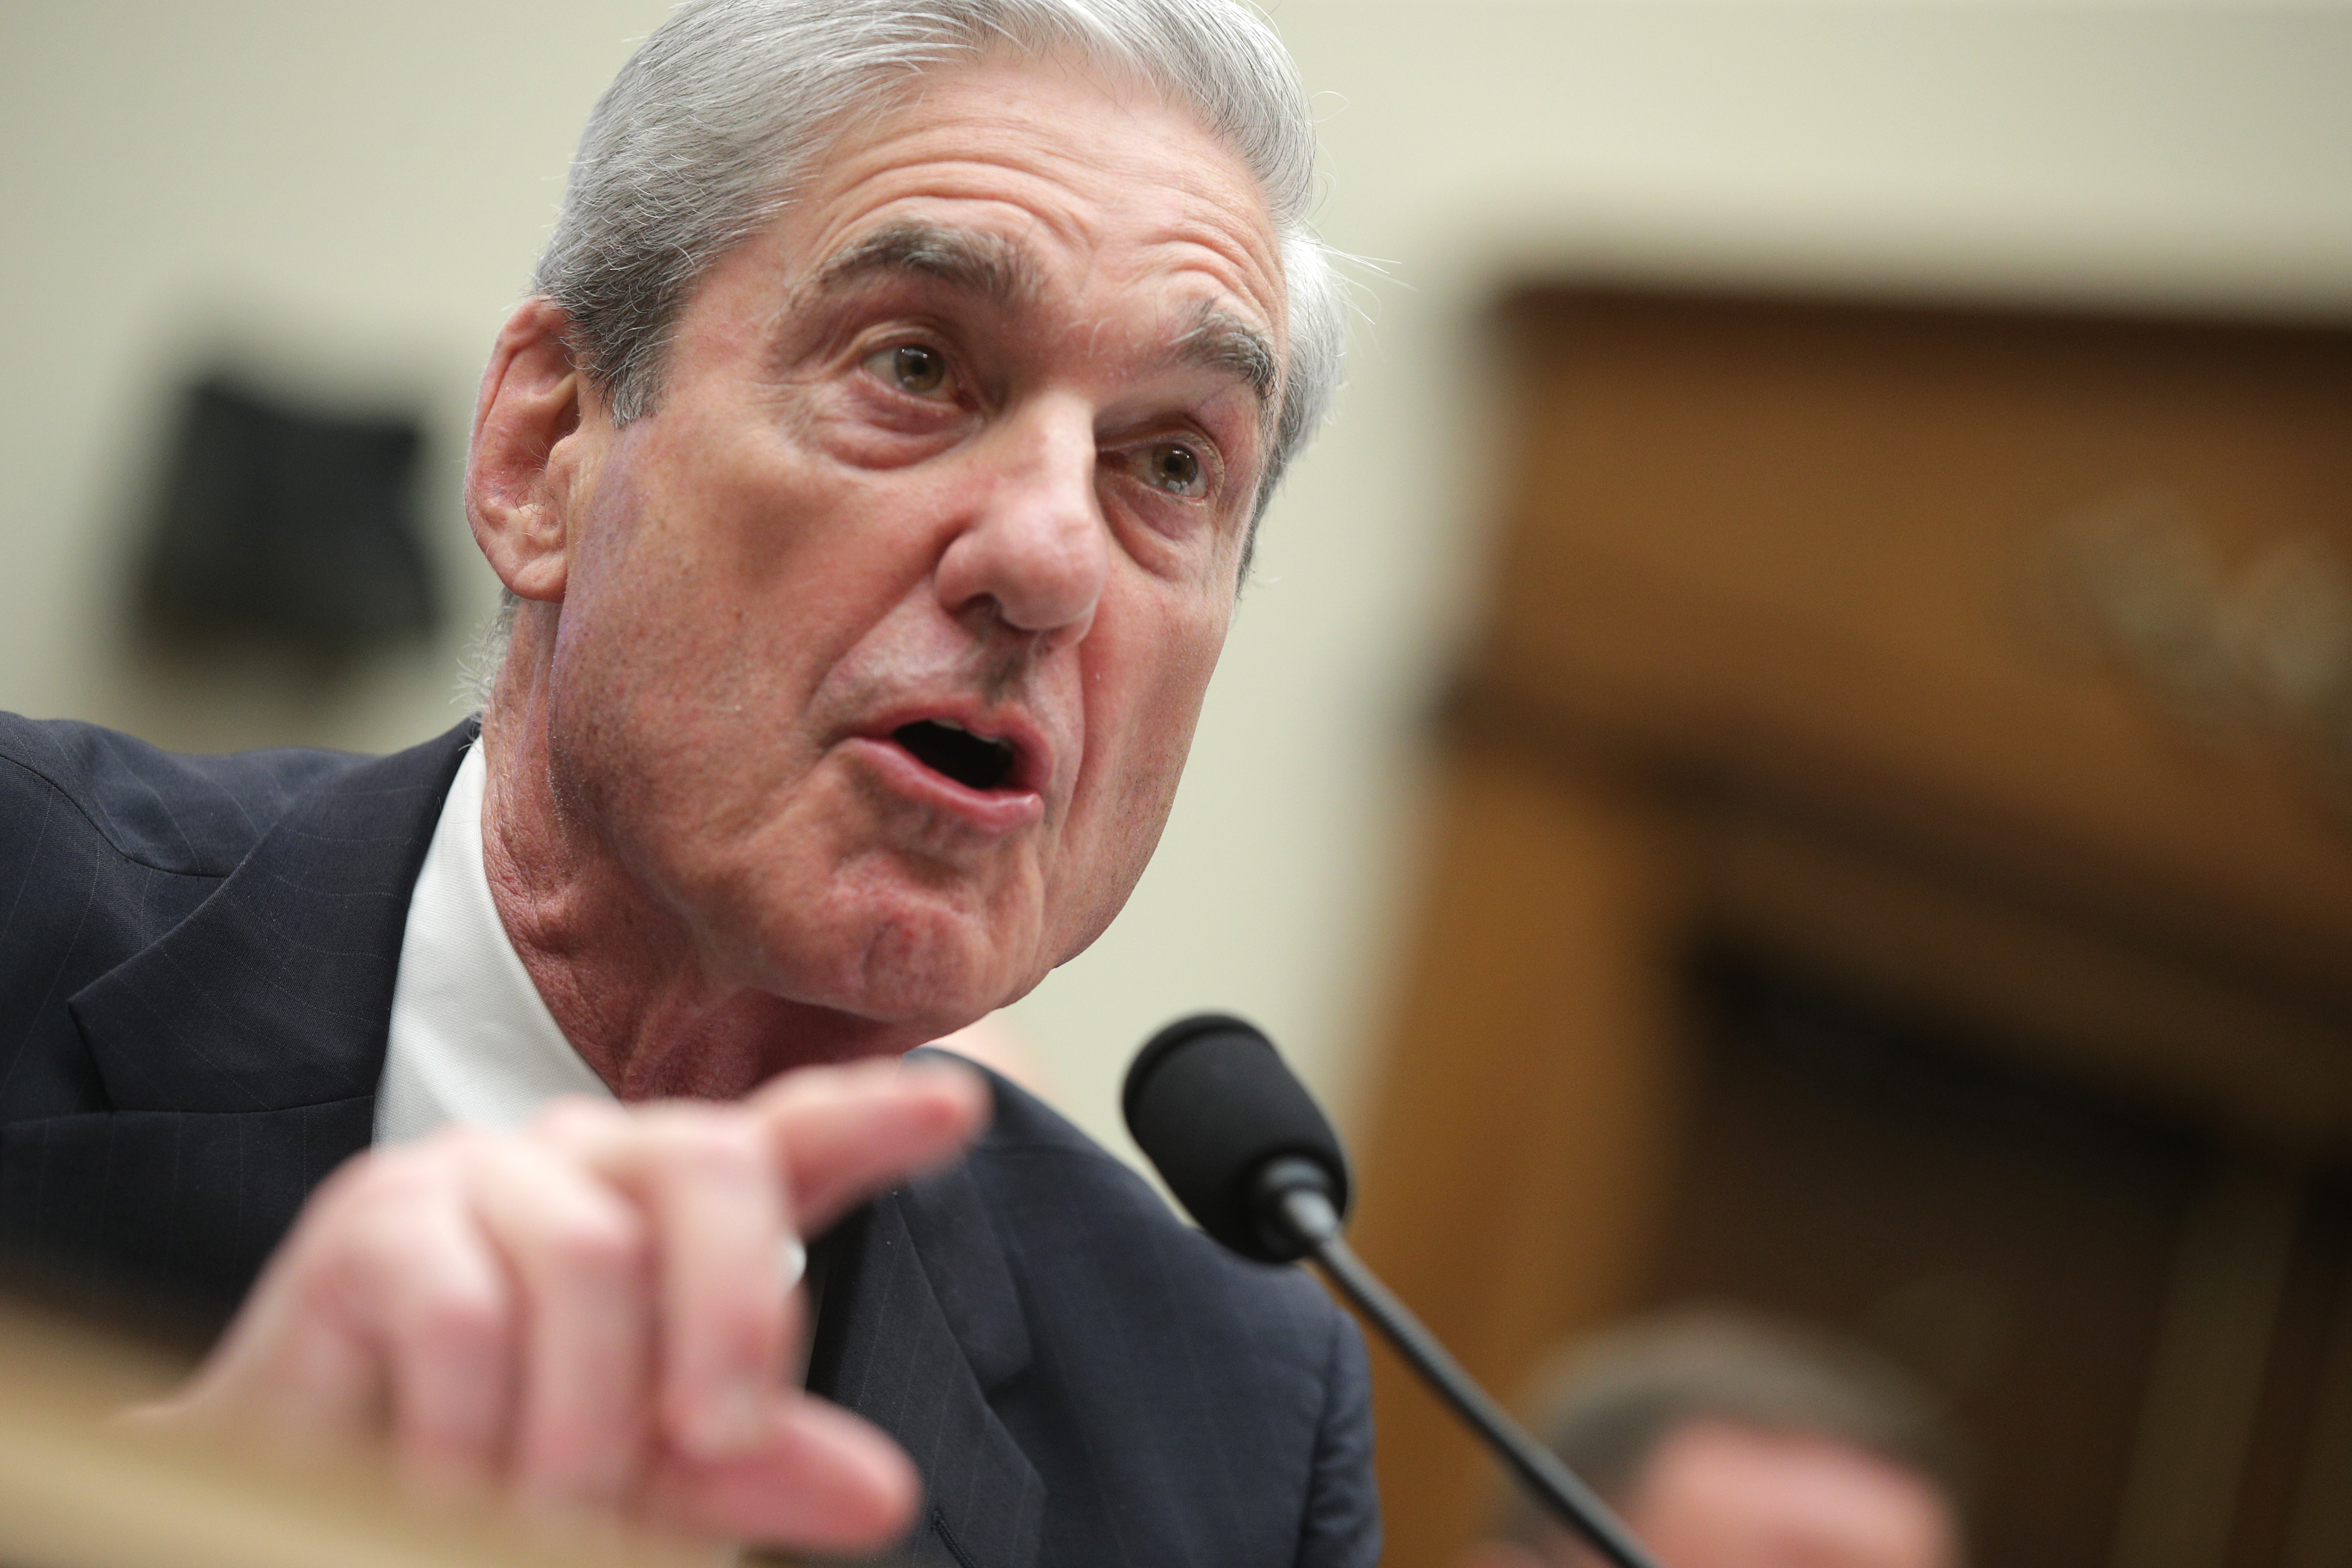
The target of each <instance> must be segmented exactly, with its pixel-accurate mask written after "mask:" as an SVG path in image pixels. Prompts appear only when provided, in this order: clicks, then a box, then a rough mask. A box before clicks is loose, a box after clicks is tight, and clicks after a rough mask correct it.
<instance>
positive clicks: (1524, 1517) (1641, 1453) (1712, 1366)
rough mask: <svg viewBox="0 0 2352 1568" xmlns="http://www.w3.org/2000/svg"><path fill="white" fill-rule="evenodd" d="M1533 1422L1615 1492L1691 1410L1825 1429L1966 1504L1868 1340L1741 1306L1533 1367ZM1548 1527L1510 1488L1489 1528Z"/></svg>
mask: <svg viewBox="0 0 2352 1568" xmlns="http://www.w3.org/2000/svg"><path fill="white" fill-rule="evenodd" d="M1538 1389H1539V1393H1538V1396H1537V1397H1536V1399H1535V1400H1534V1401H1533V1405H1534V1409H1535V1421H1534V1425H1535V1426H1536V1430H1537V1434H1538V1436H1539V1437H1541V1439H1542V1440H1543V1442H1544V1444H1545V1446H1546V1447H1549V1448H1550V1449H1551V1451H1552V1452H1553V1453H1555V1454H1557V1455H1559V1458H1560V1462H1561V1463H1563V1464H1565V1465H1566V1466H1568V1468H1570V1469H1571V1470H1574V1471H1575V1472H1576V1473H1577V1474H1578V1475H1579V1476H1580V1477H1581V1478H1582V1479H1584V1481H1585V1482H1586V1483H1587V1484H1588V1485H1590V1486H1591V1488H1592V1489H1594V1490H1596V1491H1598V1492H1600V1493H1601V1495H1602V1496H1603V1497H1605V1498H1608V1499H1609V1500H1611V1501H1612V1502H1615V1503H1620V1504H1622V1503H1623V1502H1624V1501H1625V1500H1627V1498H1628V1496H1629V1495H1630V1494H1631V1493H1632V1491H1633V1489H1634V1488H1636V1487H1637V1486H1639V1485H1640V1484H1641V1481H1642V1478H1643V1473H1644V1472H1645V1471H1646V1470H1647V1469H1648V1468H1649V1465H1650V1460H1651V1458H1653V1457H1654V1455H1655V1454H1656V1453H1657V1451H1658V1449H1659V1447H1660V1446H1661V1445H1663V1444H1664V1442H1665V1440H1666V1439H1667V1438H1669V1437H1671V1436H1674V1435H1675V1432H1677V1431H1679V1430H1680V1429H1682V1428H1683V1427H1684V1426H1688V1425H1689V1424H1691V1423H1693V1422H1696V1421H1709V1420H1713V1421H1722V1422H1727V1423H1729V1424H1730V1425H1733V1426H1747V1427H1751V1428H1754V1429H1757V1430H1760V1431H1765V1432H1773V1433H1787V1434H1790V1435H1794V1436H1808V1437H1819V1438H1825V1439H1827V1440H1829V1441H1831V1442H1833V1443H1836V1444H1839V1445H1840V1446H1842V1447H1848V1448H1853V1449H1854V1450H1856V1451H1858V1452H1861V1453H1864V1454H1868V1455H1871V1456H1873V1457H1874V1458H1879V1459H1883V1460H1885V1461H1886V1462H1887V1463H1888V1464H1891V1465H1894V1466H1895V1467H1896V1468H1899V1469H1904V1470H1907V1471H1909V1472H1911V1473H1912V1474H1913V1475H1916V1476H1917V1477H1919V1478H1920V1479H1922V1480H1925V1481H1926V1482H1927V1484H1928V1485H1929V1486H1931V1487H1933V1488H1934V1489H1936V1490H1937V1492H1939V1493H1940V1494H1941V1495H1942V1496H1943V1497H1944V1499H1945V1500H1946V1502H1947V1503H1948V1505H1949V1506H1950V1507H1951V1509H1952V1510H1953V1514H1954V1518H1955V1522H1956V1523H1957V1522H1958V1516H1959V1514H1960V1513H1961V1511H1962V1486H1961V1474H1962V1469H1963V1466H1962V1464H1961V1456H1960V1455H1959V1453H1958V1448H1957V1445H1956V1443H1955V1440H1954V1438H1953V1436H1952V1435H1951V1434H1950V1432H1949V1431H1948V1429H1947V1428H1946V1427H1945V1426H1944V1424H1943V1420H1942V1417H1941V1415H1939V1413H1938V1412H1937V1408H1936V1405H1935V1403H1934V1401H1933V1399H1932V1398H1931V1397H1930V1396H1929V1395H1928V1394H1927V1392H1926V1391H1925V1390H1924V1389H1922V1388H1921V1387H1920V1386H1919V1385H1918V1384H1917V1383H1916V1382H1915V1381H1914V1380H1913V1379H1912V1378H1911V1377H1909V1376H1908V1375H1907V1374H1906V1373H1904V1372H1903V1371H1902V1370H1901V1369H1899V1368H1898V1367H1896V1366H1895V1364H1894V1363H1891V1362H1889V1361H1887V1360H1886V1359H1885V1358H1884V1357H1883V1356H1880V1355H1878V1354H1877V1353H1876V1352H1874V1351H1872V1350H1870V1349H1868V1348H1867V1347H1865V1346H1863V1345H1861V1344H1857V1343H1855V1342H1853V1341H1850V1340H1845V1339H1841V1338H1837V1337H1834V1336H1832V1335H1829V1334H1824V1333H1820V1332H1817V1331H1811V1330H1808V1329H1802V1328H1799V1327H1796V1326H1794V1325H1791V1324H1786V1323H1779V1322H1774V1321H1769V1320H1766V1319H1760V1318H1756V1317H1751V1316H1748V1315H1747V1314H1745V1313H1738V1312H1730V1311H1723V1310H1707V1309H1704V1308H1685V1309H1684V1310H1679V1311H1672V1312H1666V1313H1663V1314H1660V1315H1658V1316H1656V1317H1654V1318H1652V1319H1649V1320H1648V1321H1643V1322H1639V1323H1635V1324H1633V1325H1632V1326H1629V1327H1626V1328H1622V1329H1620V1330H1618V1331H1615V1332H1613V1333H1610V1334H1604V1335H1602V1336H1601V1337H1600V1338H1598V1339H1595V1340H1591V1341H1588V1342H1583V1343H1581V1344H1580V1345H1578V1346H1576V1347H1575V1348H1574V1349H1573V1350H1572V1351H1570V1352H1569V1354H1568V1355H1567V1356H1566V1357H1565V1358H1564V1359H1563V1360H1560V1361H1559V1362H1556V1363H1553V1365H1552V1367H1551V1368H1550V1370H1549V1373H1547V1374H1546V1375H1544V1376H1543V1377H1540V1378H1539V1379H1538ZM1548 1528H1549V1527H1548V1526H1547V1524H1546V1522H1545V1521H1544V1519H1543V1518H1542V1516H1540V1515H1538V1513H1537V1512H1536V1511H1535V1510H1534V1508H1533V1507H1532V1506H1531V1505H1530V1504H1529V1503H1528V1501H1527V1500H1525V1499H1524V1498H1522V1497H1519V1496H1517V1495H1514V1496H1513V1497H1512V1498H1511V1499H1510V1500H1509V1501H1508V1503H1507V1506H1506V1508H1505V1510H1504V1511H1503V1515H1502V1517H1501V1518H1500V1519H1499V1520H1498V1521H1497V1533H1499V1534H1500V1535H1501V1536H1502V1537H1503V1538H1504V1539H1506V1540H1510V1541H1516V1542H1518V1543H1519V1544H1520V1545H1522V1546H1526V1547H1528V1549H1529V1550H1531V1551H1539V1550H1540V1549H1541V1542H1542V1541H1543V1539H1544V1536H1545V1534H1546V1531H1547V1530H1548Z"/></svg>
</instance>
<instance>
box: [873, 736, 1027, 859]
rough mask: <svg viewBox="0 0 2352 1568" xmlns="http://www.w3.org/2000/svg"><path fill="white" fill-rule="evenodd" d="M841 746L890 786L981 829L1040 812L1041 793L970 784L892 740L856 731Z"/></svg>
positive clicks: (1001, 827) (995, 830)
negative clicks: (922, 761)
mask: <svg viewBox="0 0 2352 1568" xmlns="http://www.w3.org/2000/svg"><path fill="white" fill-rule="evenodd" d="M843 749H844V750H845V751H847V752H850V753H851V754H853V755H855V756H857V757H859V758H861V759H863V760H864V762H865V763H866V765H867V766H868V767H870V768H872V769H873V770H874V771H875V772H876V773H877V774H879V775H880V776H881V779H882V782H883V783H884V784H887V786H888V787H889V788H890V790H891V792H892V793H893V794H896V795H904V796H906V797H907V798H908V799H909V800H913V801H918V802H919V803H921V804H922V805H928V806H930V807H931V808H932V809H934V810H937V811H943V812H946V813H947V814H949V815H950V816H954V817H957V818H959V819H960V820H961V821H963V822H964V823H966V824H968V825H970V826H971V827H973V828H975V829H977V830H978V831H980V832H982V833H991V834H1001V833H1011V832H1013V831H1015V830H1016V829H1019V828H1023V827H1026V826H1029V825H1030V824H1032V823H1034V822H1036V821H1038V820H1039V819H1041V818H1042V817H1043V816H1045V797H1043V796H1042V795H1039V794H1038V793H1037V792H1036V791H1035V790H1031V789H985V790H983V789H974V788H972V787H971V785H970V784H958V783H957V782H956V781H955V780H953V779H951V778H950V777H948V775H947V774H945V773H940V771H938V770H937V769H935V768H931V767H928V766H926V765H925V764H923V763H919V762H918V761H916V760H915V754H914V753H913V752H909V751H908V750H907V749H906V748H905V747H904V746H901V745H899V744H898V742H895V741H880V740H875V739H873V738H872V737H870V736H863V735H861V736H858V737H856V739H854V740H851V741H848V742H844V745H843Z"/></svg>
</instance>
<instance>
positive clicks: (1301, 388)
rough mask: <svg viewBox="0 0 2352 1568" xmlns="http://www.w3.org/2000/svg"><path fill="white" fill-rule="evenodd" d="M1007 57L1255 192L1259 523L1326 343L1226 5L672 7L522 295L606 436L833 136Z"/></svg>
mask: <svg viewBox="0 0 2352 1568" xmlns="http://www.w3.org/2000/svg"><path fill="white" fill-rule="evenodd" d="M1008 47H1009V48H1012V49H1015V50H1020V51H1024V52H1027V53H1031V54H1035V55H1045V54H1052V53H1060V52H1075V53H1077V54H1078V55H1080V56H1082V57H1084V58H1088V59H1091V60H1093V61H1095V62H1097V63H1099V64H1102V65H1105V66H1108V67H1110V68H1116V69H1124V70H1127V71H1131V72H1133V73H1134V74H1136V75H1137V76H1139V78H1141V79H1143V80H1144V81H1146V82H1148V83H1149V84H1150V85H1151V86H1152V87H1153V88H1155V89H1157V90H1159V91H1160V93H1162V94H1164V95H1165V96H1166V97H1167V98H1168V99H1169V100H1170V101H1171V102H1173V103H1178V104H1181V105H1184V106H1186V107H1188V108H1190V109H1191V110H1192V111H1193V112H1195V113H1197V114H1198V115H1199V116H1200V118H1201V121H1202V124H1203V125H1204V126H1205V127H1206V128H1207V129H1208V130H1209V132H1211V134H1213V135H1214V136H1215V137H1217V138H1218V139H1219V140H1220V141H1221V142H1223V144H1224V145H1225V146H1226V147H1227V148H1229V149H1230V150H1231V151H1232V152H1233V153H1234V155H1235V156H1237V157H1238V158H1239V159H1240V160H1241V162H1242V163H1243V164H1244V167H1246V168H1247V169H1248V170H1249V172H1250V174H1251V175H1252V176H1253V177H1254V178H1255V180H1256V182H1257V184H1258V187H1259V189H1260V191H1261V192H1262V193H1263V195H1264V196H1265V201H1266V205H1267V206H1268V208H1269V210H1270V212H1271V214H1272V216H1273V219H1274V227H1275V237H1276V244H1277V245H1278V247H1280V255H1281V264H1282V269H1283V280H1284V286H1285V293H1286V296H1287V299H1288V314H1289V328H1290V364H1289V367H1288V371H1287V374H1286V377H1285V380H1284V383H1283V385H1282V390H1281V394H1280V401H1279V404H1278V407H1277V411H1276V418H1275V429H1274V440H1273V444H1272V450H1271V453H1270V455H1269V458H1268V461H1267V465H1266V472H1265V479H1264V481H1263V483H1262V484H1261V486H1260V489H1259V491H1258V498H1257V499H1258V505H1259V509H1260V510H1261V511H1262V510H1263V509H1264V505H1265V500H1266V498H1267V497H1268V496H1269V495H1271V493H1272V492H1273V490H1274V488H1275V486H1276V483H1277V482H1278V481H1279V479H1280V478H1281V476H1282V473H1283V472H1284V470H1285V469H1286V468H1287V467H1288V465H1289V462H1290V460H1291V458H1294V457H1295V456H1296V455H1297V452H1298V450H1299V448H1300V447H1302V446H1304V445H1305V443H1306V440H1307V437H1308V436H1309V435H1310V434H1311V433H1312V432H1313V430H1314V429H1315V427H1316V426H1318V425H1319V424H1320V423H1321V421H1322V418H1323V415H1324V413H1325V411H1326V409H1327V408H1328V406H1329V404H1330V399H1331V395H1332V392H1333V390H1334V388H1335V387H1336V385H1337V383H1338V381H1339V362H1340V356H1341V353H1342V352H1343V350H1344V347H1345V340H1346V323H1345V321H1344V313H1343V312H1344V297H1343V295H1342V292H1341V287H1340V283H1339V277H1338V274H1337V272H1336V271H1335V270H1334V268H1333V267H1332V261H1331V253H1330V251H1329V250H1328V248H1327V247H1325V246H1324V245H1323V243H1322V241H1321V240H1319V239H1318V238H1317V237H1316V236H1315V234H1314V233H1313V231H1312V230H1311V229H1310V228H1309V227H1308V226H1307V209H1308V207H1309V205H1310V204H1311V203H1312V201H1313V198H1314V195H1315V132H1314V125H1313V122H1312V121H1311V120H1310V119H1309V117H1308V114H1307V101H1306V95H1305V92H1304V91H1303V89H1301V87H1300V84H1299V79H1298V73H1297V68H1296V67H1295V66H1294V65H1293V64H1292V63H1291V59H1290V57H1289V55H1288V54H1287V52H1286V51H1285V50H1284V48H1283V47H1282V43H1281V40H1280V39H1278V38H1277V37H1276V36H1275V33H1274V29H1273V28H1272V27H1271V26H1268V25H1267V24H1266V22H1265V19H1264V18H1263V17H1262V16H1260V15H1259V14H1258V13H1257V12H1255V10H1253V9H1252V8H1250V7H1249V6H1247V5H1244V4H1242V3H1241V0H686V3H685V4H683V5H679V6H678V7H677V9H676V10H675V11H673V12H672V13H671V14H670V16H669V18H668V20H667V21H666V22H664V23H663V24H662V26H660V27H659V28H658V29H656V31H655V33H654V34H653V36H652V37H649V38H647V39H646V42H645V43H644V45H643V46H642V47H639V48H638V50H637V52H636V54H635V56H634V57H633V58H631V59H630V60H629V63H628V64H627V65H625V66H624V67H623V68H622V69H621V74H620V75H619V76H618V77H616V78H614V80H613V84H612V86H611V87H609V88H607V89H605V91H604V97H603V98H602V99H600V100H598V101H597V104H596V109H595V112H594V113H593V114H592V115H591V116H590V117H589V121H588V129H587V131H586V132H585V133H584V134H583V136H582V138H581V141H580V150H579V152H578V153H577V154H576V155H575V156H574V158H573V160H572V178H571V182H570V184H569V185H568V186H567V188H566V190H565V192H564V197H563V207H562V213H561V214H560V215H559V216H558V217H557V219H556V223H555V232H554V234H553V236H552V237H551V238H550V239H549V241H548V245H547V250H546V252H545V254H544V255H542V256H541V258H540V263H539V271H538V273H537V275H536V277H535V278H534V279H533V280H532V283H533V288H534V289H535V290H536V291H537V292H538V293H540V294H542V295H544V296H546V297H547V298H548V299H549V300H552V301H553V302H554V303H555V304H556V305H557V306H559V307H561V308H562V310H563V311H564V313H565V315H566V316H568V317H569V318H570V321H571V323H572V342H571V347H572V353H573V354H574V356H575V357H576V358H577V359H578V361H579V362H580V364H581V368H582V370H583V372H584V373H585V374H587V375H589V376H590V377H591V378H592V379H593V381H594V382H595V383H596V384H597V386H598V388H599V390H600V391H602V392H603V394H604V396H605V399H606V401H607V403H608V405H609V406H610V407H611V409H612V412H613V417H614V420H615V422H617V423H626V422H627V421H629V420H631V419H634V418H636V417H637V416H641V415H644V414H646V413H649V412H651V411H652V409H653V408H654V406H655V405H656V403H657V402H658V401H659V398H660V395H661V382H662V373H663V368H664V363H665V360H666V358H667V349H668V345H669V341H670V337H671V334H672V332H673V331H675V328H676V325H677V317H678V313H679V311H680V310H682V309H683V308H684V307H685V304H686V301H687V299H688V296H689V295H690V294H691V293H692V292H693V290H694V288H695V286H696V284H697V283H698V282H699V281H700V280H701V279H702V278H703V276H704V275H705V274H706V273H707V272H708V271H709V268H711V267H712V265H713V264H715V263H716V262H718V261H719V258H722V257H724V256H725V255H727V254H728V252H730V250H732V249H733V248H734V247H737V246H738V245H740V244H741V243H743V242H744V241H745V240H747V239H750V238H751V237H752V236H754V235H756V234H758V233H760V232H761V230H762V229H764V228H765V227H766V226H768V224H769V223H770V222H771V221H772V219H773V218H774V217H775V216H776V215H777V214H778V213H779V212H780V211H782V208H783V207H784V206H785V205H787V204H788V203H789V202H790V201H791V199H792V196H793V186H794V183H795V181H796V180H797V179H798V178H799V177H801V176H802V175H803V174H805V173H806V172H807V171H808V169H809V167H810V165H811V164H812V163H814V161H815V160H816V159H817V158H818V157H819V156H821V155H822V154H823V153H824V150H825V148H826V147H827V146H828V145H830V144H831V142H833V140H835V138H836V137H837V136H838V135H839V134H840V133H841V131H842V129H843V128H844V127H845V125H847V124H849V123H851V122H853V121H855V120H856V118H857V117H859V116H861V115H873V114H877V113H883V112H887V110H890V109H891V108H893V107H895V106H896V105H897V104H898V102H900V101H901V99H900V97H899V94H900V93H902V92H905V91H907V90H908V89H911V88H912V87H913V85H914V82H915V79H916V77H917V76H918V75H919V73H920V72H922V71H923V70H926V69H929V68H935V67H938V66H940V65H946V64H952V63H955V62H958V61H961V60H966V59H972V58H980V57H982V56H983V55H985V54H988V53H991V52H994V51H998V50H1002V49H1005V48H1008Z"/></svg>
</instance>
